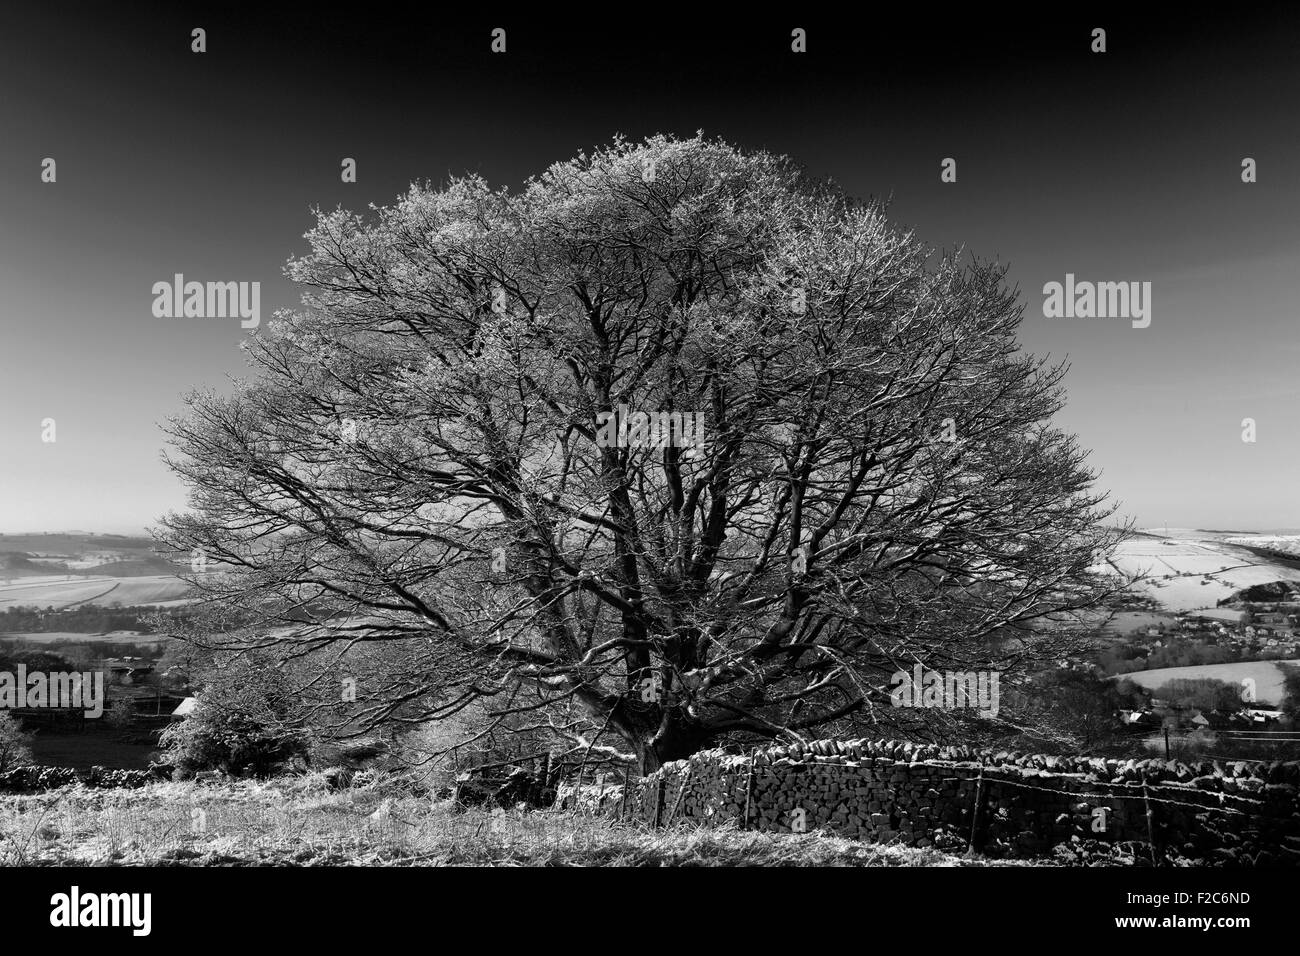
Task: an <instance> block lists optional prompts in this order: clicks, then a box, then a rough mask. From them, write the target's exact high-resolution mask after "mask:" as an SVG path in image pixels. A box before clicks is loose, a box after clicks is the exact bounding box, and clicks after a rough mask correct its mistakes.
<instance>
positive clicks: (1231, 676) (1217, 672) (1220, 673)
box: [1116, 661, 1300, 705]
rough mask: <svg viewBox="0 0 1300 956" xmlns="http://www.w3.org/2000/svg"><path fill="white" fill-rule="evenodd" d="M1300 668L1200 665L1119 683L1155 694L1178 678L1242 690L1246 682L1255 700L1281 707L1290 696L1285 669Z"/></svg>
mask: <svg viewBox="0 0 1300 956" xmlns="http://www.w3.org/2000/svg"><path fill="white" fill-rule="evenodd" d="M1297 666H1300V661H1243V662H1239V663H1236V664H1197V665H1194V666H1192V667H1161V668H1158V669H1156V670H1151V671H1135V672H1134V673H1131V674H1120V675H1119V677H1117V678H1116V679H1117V680H1131V681H1132V682H1133V683H1135V684H1137V685H1138V686H1140V687H1145V688H1146V689H1148V690H1155V689H1156V688H1158V687H1159V686H1160V685H1161V684H1167V683H1168V682H1169V681H1171V680H1175V679H1178V678H1182V679H1186V680H1202V679H1205V678H1209V679H1210V680H1221V681H1223V682H1224V683H1227V684H1235V685H1238V686H1240V684H1241V682H1242V681H1243V680H1245V679H1246V678H1250V679H1252V680H1253V681H1254V682H1255V697H1256V699H1257V700H1258V701H1259V703H1261V704H1274V705H1276V704H1281V703H1282V701H1283V699H1284V697H1285V696H1286V695H1285V693H1284V691H1283V689H1282V677H1283V675H1284V674H1285V671H1284V670H1283V668H1284V667H1297Z"/></svg>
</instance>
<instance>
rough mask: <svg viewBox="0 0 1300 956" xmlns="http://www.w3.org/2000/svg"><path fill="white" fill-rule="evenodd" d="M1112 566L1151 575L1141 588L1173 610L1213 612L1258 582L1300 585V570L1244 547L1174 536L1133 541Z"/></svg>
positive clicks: (1123, 545)
mask: <svg viewBox="0 0 1300 956" xmlns="http://www.w3.org/2000/svg"><path fill="white" fill-rule="evenodd" d="M1193 533H1195V532H1193ZM1109 563H1110V565H1111V566H1112V567H1113V568H1118V569H1119V570H1120V571H1121V572H1123V573H1126V574H1141V575H1146V576H1147V580H1146V581H1144V582H1143V583H1142V584H1140V585H1139V586H1138V588H1137V590H1138V591H1139V592H1140V593H1141V594H1144V595H1145V596H1146V597H1149V598H1152V599H1153V600H1155V601H1157V602H1159V603H1160V605H1161V606H1163V607H1164V608H1167V609H1168V610H1171V611H1193V610H1201V609H1205V608H1214V607H1215V606H1216V605H1217V603H1218V602H1219V601H1222V600H1225V599H1226V598H1228V597H1231V596H1232V595H1233V594H1234V593H1236V592H1237V591H1242V590H1245V589H1246V588H1248V587H1251V586H1253V585H1256V584H1269V583H1271V582H1273V581H1296V582H1300V570H1297V569H1295V568H1291V567H1287V566H1285V565H1283V564H1278V563H1276V562H1271V561H1269V560H1268V559H1267V558H1264V557H1261V556H1259V555H1258V554H1254V553H1252V552H1250V551H1247V550H1246V549H1245V548H1238V547H1233V546H1232V545H1228V544H1224V543H1223V542H1222V541H1219V540H1208V539H1201V538H1196V539H1193V538H1179V537H1174V536H1173V535H1170V537H1167V538H1157V537H1148V536H1138V537H1134V538H1132V539H1130V540H1128V541H1125V542H1123V543H1121V544H1120V545H1119V547H1117V548H1116V549H1115V551H1114V553H1113V554H1112V555H1111V559H1110V562H1109Z"/></svg>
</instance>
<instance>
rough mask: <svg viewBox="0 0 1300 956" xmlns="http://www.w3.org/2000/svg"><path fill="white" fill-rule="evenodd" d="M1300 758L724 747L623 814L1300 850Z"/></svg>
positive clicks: (929, 834) (1034, 840)
mask: <svg viewBox="0 0 1300 956" xmlns="http://www.w3.org/2000/svg"><path fill="white" fill-rule="evenodd" d="M1298 788H1300V763H1294V762H1290V763H1284V762H1273V763H1265V762H1256V761H1239V762H1224V761H1212V762H1200V763H1185V762H1182V761H1172V760H1171V761H1165V760H1128V761H1124V760H1104V759H1100V758H1080V757H1055V756H1045V755H1038V754H1017V753H1009V752H1005V751H991V750H979V749H973V748H967V747H946V746H937V745H924V744H911V743H903V742H898V741H886V740H878V741H870V740H848V741H818V742H815V743H812V744H809V745H807V746H791V747H778V748H773V749H770V750H765V751H760V752H757V753H755V754H754V755H753V756H752V757H751V756H745V755H736V754H728V753H725V752H723V751H720V750H714V751H705V752H703V753H699V754H696V755H695V756H694V757H692V758H691V759H690V760H685V761H676V762H674V763H670V764H666V765H664V766H663V767H662V768H660V769H659V770H658V771H656V772H655V773H654V774H651V775H650V776H649V777H646V778H643V779H642V780H641V781H639V782H637V783H635V784H633V785H632V786H631V787H629V790H628V793H627V794H626V796H625V797H624V798H623V799H622V800H621V812H622V813H623V814H624V816H625V817H628V818H634V819H640V820H643V821H645V822H647V823H651V824H657V825H664V824H669V823H674V822H679V821H692V822H697V823H699V822H705V823H722V822H724V821H732V822H734V823H735V824H736V825H738V826H741V827H744V828H747V829H757V830H766V831H777V832H783V833H788V832H792V831H793V832H800V831H803V832H811V831H814V830H818V829H820V830H825V831H828V832H831V833H834V834H837V835H841V836H846V837H850V838H852V839H859V840H868V841H875V842H900V843H905V844H908V845H913V846H921V847H928V846H934V847H937V848H939V849H944V850H950V851H954V850H964V849H967V848H970V847H972V846H973V847H974V848H975V849H977V850H979V851H980V852H983V853H985V854H988V855H991V856H1010V857H1038V856H1049V855H1056V856H1062V855H1068V854H1069V852H1070V848H1071V847H1076V848H1077V847H1081V846H1087V845H1095V844H1098V843H1100V844H1111V845H1116V844H1126V845H1131V846H1130V848H1131V849H1132V850H1133V851H1134V853H1135V854H1140V855H1141V856H1142V857H1143V858H1144V859H1181V860H1187V861H1199V862H1208V863H1234V862H1238V863H1251V864H1253V863H1281V864H1289V865H1295V864H1297V863H1300V802H1298V799H1297V798H1298Z"/></svg>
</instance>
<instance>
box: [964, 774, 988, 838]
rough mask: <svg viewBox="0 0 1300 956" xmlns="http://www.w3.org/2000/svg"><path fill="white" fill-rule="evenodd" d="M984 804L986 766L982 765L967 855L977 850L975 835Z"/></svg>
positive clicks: (972, 814)
mask: <svg viewBox="0 0 1300 956" xmlns="http://www.w3.org/2000/svg"><path fill="white" fill-rule="evenodd" d="M983 805H984V768H983V767H980V775H979V777H978V778H977V779H976V780H975V807H974V809H973V810H972V811H971V815H970V816H971V819H970V847H969V849H967V851H966V855H967V856H971V855H972V854H974V853H975V852H976V851H975V835H976V834H977V833H978V832H979V825H980V809H981V807H983Z"/></svg>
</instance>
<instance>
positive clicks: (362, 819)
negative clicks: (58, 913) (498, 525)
mask: <svg viewBox="0 0 1300 956" xmlns="http://www.w3.org/2000/svg"><path fill="white" fill-rule="evenodd" d="M91 864H112V865H141V864H172V865H194V866H204V865H208V866H222V865H248V864H272V865H291V866H340V865H358V864H360V865H435V866H436V865H453V866H578V865H581V866H593V865H594V866H958V865H980V864H978V863H976V862H975V861H967V860H964V859H962V858H959V857H954V856H949V855H947V854H944V853H940V852H938V851H936V850H928V849H927V850H921V849H915V848H911V847H902V846H880V845H873V844H867V843H858V842H855V841H851V840H844V839H839V838H836V837H831V836H826V835H823V834H819V833H807V834H798V835H796V834H775V833H752V832H741V831H737V830H735V829H729V828H713V829H702V828H693V827H678V828H667V829H661V830H651V829H648V828H646V827H643V826H639V825H634V824H619V823H617V822H616V821H613V820H610V819H607V818H603V817H592V816H586V815H583V814H578V813H570V812H554V811H537V812H529V813H521V812H510V813H502V814H500V815H493V814H490V813H488V812H486V811H483V810H472V811H467V812H465V813H453V812H452V810H451V808H450V806H449V805H448V804H447V803H439V802H432V801H430V800H429V799H428V798H427V797H425V798H421V797H415V796H396V797H394V796H391V795H385V793H384V792H383V791H382V789H358V790H345V791H341V792H337V793H335V792H330V791H328V790H327V789H326V788H325V787H324V784H323V781H322V780H321V779H320V778H319V777H318V776H316V777H310V776H309V777H301V778H295V779H293V780H291V781H287V782H273V783H270V784H267V783H256V782H247V781H240V782H236V783H231V784H223V785H221V786H212V785H196V784H193V783H158V784H152V785H150V786H147V787H144V788H142V789H139V790H87V789H84V788H80V787H70V788H64V789H63V790H60V791H51V792H49V793H43V794H34V795H24V796H0V865H6V866H13V865H91Z"/></svg>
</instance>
